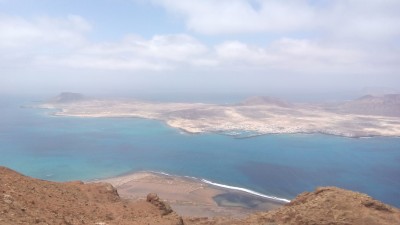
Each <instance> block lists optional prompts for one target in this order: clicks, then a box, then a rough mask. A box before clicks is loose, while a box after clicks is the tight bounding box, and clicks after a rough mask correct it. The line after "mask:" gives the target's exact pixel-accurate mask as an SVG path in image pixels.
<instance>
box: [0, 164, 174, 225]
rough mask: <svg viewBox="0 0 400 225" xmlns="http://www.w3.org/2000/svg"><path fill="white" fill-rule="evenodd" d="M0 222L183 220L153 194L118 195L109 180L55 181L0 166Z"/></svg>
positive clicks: (9, 224) (53, 224) (4, 224)
mask: <svg viewBox="0 0 400 225" xmlns="http://www.w3.org/2000/svg"><path fill="white" fill-rule="evenodd" d="M0 224H1V225H14V224H27V225H28V224H29V225H31V224H41V225H45V224H49V225H56V224H65V225H72V224H97V225H105V224H121V225H123V224H138V225H139V224H140V225H142V224H182V221H181V218H180V217H179V216H177V215H176V214H175V213H174V212H172V211H171V210H170V209H168V208H165V207H164V208H163V204H162V203H160V201H159V200H158V199H156V197H154V196H151V197H150V199H149V201H137V202H128V201H124V200H122V199H120V197H119V196H118V193H117V191H116V189H114V188H113V187H112V186H111V185H110V184H83V183H82V182H68V183H56V182H49V181H43V180H37V179H33V178H30V177H26V176H23V175H21V174H18V173H16V172H14V171H12V170H10V169H7V168H4V167H0Z"/></svg>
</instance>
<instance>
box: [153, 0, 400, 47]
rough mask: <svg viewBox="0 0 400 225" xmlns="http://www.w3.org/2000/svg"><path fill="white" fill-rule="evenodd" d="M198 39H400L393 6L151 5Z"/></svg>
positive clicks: (292, 1) (252, 1) (282, 0)
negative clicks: (287, 35)
mask: <svg viewBox="0 0 400 225" xmlns="http://www.w3.org/2000/svg"><path fill="white" fill-rule="evenodd" d="M152 2H153V3H154V4H156V5H159V6H162V7H164V8H165V9H166V10H168V11H169V12H171V13H173V14H175V15H177V16H179V17H182V18H183V19H184V21H185V24H186V26H187V28H188V29H189V30H192V31H195V32H198V33H202V34H241V33H249V32H250V33H261V32H274V33H284V32H304V31H308V32H315V33H319V34H325V35H326V36H336V37H341V38H344V39H346V38H353V39H358V40H364V39H365V40H366V41H371V40H372V41H375V40H378V41H380V40H387V39H390V38H392V39H393V38H396V37H398V36H399V35H400V13H398V12H399V11H400V1H398V0H368V1H365V0H364V1H362V0H335V1H320V2H319V1H311V0H185V1H181V0H152Z"/></svg>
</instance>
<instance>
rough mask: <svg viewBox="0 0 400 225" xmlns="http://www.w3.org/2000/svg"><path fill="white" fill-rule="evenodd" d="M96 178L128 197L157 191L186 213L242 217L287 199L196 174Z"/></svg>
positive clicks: (202, 215) (274, 207)
mask: <svg viewBox="0 0 400 225" xmlns="http://www.w3.org/2000/svg"><path fill="white" fill-rule="evenodd" d="M92 182H106V183H110V184H112V185H113V186H114V187H115V188H116V189H117V190H118V193H119V195H120V196H121V197H122V198H124V199H131V200H143V199H144V198H145V196H146V195H147V194H148V193H157V195H158V196H159V197H160V198H161V199H163V200H164V201H166V202H168V203H169V204H170V205H171V207H172V208H173V210H174V211H176V212H177V213H178V214H179V215H183V216H196V217H216V216H228V217H238V218H239V217H244V216H247V215H249V214H251V213H254V212H260V211H267V210H272V209H276V208H279V207H280V206H282V205H283V204H285V203H286V202H284V201H277V200H273V199H268V198H263V197H260V196H257V195H252V194H249V193H246V192H243V191H237V190H230V189H227V188H221V187H217V186H213V185H209V184H206V183H204V182H201V181H200V180H197V179H195V178H190V177H179V176H172V175H166V174H161V173H155V172H147V171H145V172H136V173H132V174H126V175H122V176H118V177H113V178H108V179H103V180H96V181H92Z"/></svg>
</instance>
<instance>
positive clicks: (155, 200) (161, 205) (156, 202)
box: [146, 193, 172, 215]
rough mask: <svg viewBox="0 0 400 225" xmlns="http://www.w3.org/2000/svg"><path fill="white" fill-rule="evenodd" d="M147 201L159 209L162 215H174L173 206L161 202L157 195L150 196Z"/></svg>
mask: <svg viewBox="0 0 400 225" xmlns="http://www.w3.org/2000/svg"><path fill="white" fill-rule="evenodd" d="M146 200H147V202H150V203H151V204H153V205H154V206H155V207H157V208H158V209H159V210H160V211H161V214H162V215H168V214H170V213H172V209H171V206H170V205H169V204H168V203H166V202H163V201H161V200H160V198H159V197H158V196H157V194H155V193H150V194H148V195H147V198H146Z"/></svg>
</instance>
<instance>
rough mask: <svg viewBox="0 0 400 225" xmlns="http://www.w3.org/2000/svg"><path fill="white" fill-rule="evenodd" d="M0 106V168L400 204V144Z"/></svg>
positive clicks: (46, 175)
mask: <svg viewBox="0 0 400 225" xmlns="http://www.w3.org/2000/svg"><path fill="white" fill-rule="evenodd" d="M25 103H26V102H15V101H13V102H11V101H4V100H3V101H0V110H1V111H0V112H1V118H0V164H1V165H4V166H7V167H10V168H12V169H15V170H17V171H19V172H22V173H24V174H27V175H30V176H33V177H37V178H41V179H47V180H55V181H66V180H77V179H83V180H90V179H96V178H104V177H110V176H115V175H120V174H124V173H129V172H134V171H141V170H151V171H162V172H166V173H170V174H175V175H181V176H192V177H197V178H204V179H207V180H210V181H213V182H217V183H222V184H227V185H231V186H238V187H243V188H247V189H251V190H254V191H257V192H260V193H263V194H267V195H273V196H277V197H281V198H288V199H290V198H293V197H294V196H296V195H297V194H299V193H301V192H303V191H311V190H313V189H314V188H315V187H317V186H326V185H335V186H339V187H343V188H347V189H351V190H355V191H361V192H365V193H367V194H369V195H371V196H373V197H374V198H376V199H379V200H382V201H384V202H386V203H389V204H392V205H396V206H397V207H400V139H399V138H384V137H377V138H367V139H352V138H343V137H335V136H327V135H320V134H312V135H311V134H293V135H266V136H259V137H253V138H245V139H235V138H233V137H230V136H224V135H219V134H200V135H190V134H185V133H182V132H181V131H179V130H177V129H173V128H170V127H168V126H166V125H165V124H163V123H162V122H159V121H152V120H143V119H134V118H132V119H129V118H123V119H118V118H102V119H90V118H89V119H88V118H68V117H53V116H50V115H49V111H45V110H40V109H29V108H21V107H20V105H23V104H25Z"/></svg>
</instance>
